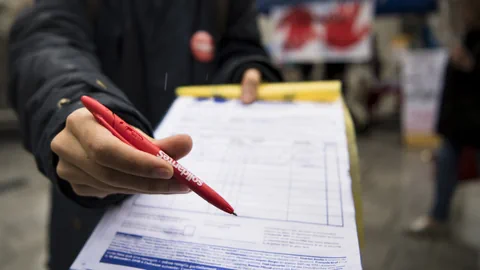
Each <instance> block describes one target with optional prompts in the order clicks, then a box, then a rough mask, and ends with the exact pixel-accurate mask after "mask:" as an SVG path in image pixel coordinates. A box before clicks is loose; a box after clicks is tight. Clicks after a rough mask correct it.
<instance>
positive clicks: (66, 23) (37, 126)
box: [8, 0, 152, 207]
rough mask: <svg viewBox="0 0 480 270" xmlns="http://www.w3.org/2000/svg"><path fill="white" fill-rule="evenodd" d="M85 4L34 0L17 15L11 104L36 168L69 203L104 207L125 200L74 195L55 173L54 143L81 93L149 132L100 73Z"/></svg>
mask: <svg viewBox="0 0 480 270" xmlns="http://www.w3.org/2000/svg"><path fill="white" fill-rule="evenodd" d="M86 2H87V1H83V0H69V1H64V0H41V1H39V0H37V2H36V4H35V5H34V6H33V7H31V8H29V9H26V10H24V11H23V12H22V13H21V14H19V16H18V17H17V18H16V20H15V22H14V24H13V26H12V28H11V32H10V36H9V44H8V50H9V63H8V64H9V72H10V74H9V78H10V81H9V100H10V103H11V105H12V107H13V108H14V110H15V111H16V113H17V115H18V118H19V122H20V126H21V132H22V135H23V142H24V146H25V147H26V149H27V150H28V151H30V152H31V153H32V154H33V155H34V157H35V160H36V163H37V166H38V168H39V170H40V171H41V172H42V173H43V174H44V175H45V176H46V177H47V178H49V179H50V180H51V181H52V183H53V184H54V185H55V186H56V187H57V188H59V190H60V191H61V193H63V194H64V195H65V196H67V197H68V198H69V199H71V200H73V201H75V202H77V203H78V204H80V205H82V206H84V207H105V206H108V205H110V204H112V203H116V202H118V201H121V200H123V199H124V198H125V196H124V195H113V196H110V197H107V198H105V199H95V198H89V197H80V196H77V195H76V194H75V193H74V192H73V191H72V188H71V186H70V184H68V182H66V181H64V180H62V179H60V178H59V177H58V175H57V173H56V164H57V160H58V157H57V156H56V155H55V154H54V153H53V152H52V151H51V149H50V143H51V141H52V139H53V138H54V137H55V136H56V135H57V133H59V132H60V131H61V130H62V129H63V128H64V125H65V121H66V118H67V116H68V115H69V114H70V113H72V112H73V111H74V110H76V109H78V108H80V107H82V104H81V102H80V101H79V100H80V97H81V96H82V95H90V96H92V97H93V98H96V99H97V100H99V101H100V102H102V103H103V104H105V105H106V106H108V107H109V108H110V109H112V110H113V111H114V112H116V113H118V114H119V115H120V116H121V117H123V118H125V120H126V121H129V122H130V123H131V124H132V125H134V126H136V127H138V128H140V129H141V130H143V131H145V132H146V133H147V134H152V131H151V127H150V125H149V123H148V122H147V121H146V119H145V118H144V117H143V116H142V115H141V114H140V113H139V112H138V111H137V110H136V109H135V108H134V107H133V106H132V104H131V103H130V102H129V100H128V99H127V97H126V96H125V95H124V94H123V92H122V91H120V90H119V89H118V88H117V87H116V86H115V85H113V84H112V83H111V82H110V81H109V79H108V78H106V77H105V76H104V75H103V74H102V72H101V69H100V65H99V62H98V60H97V58H96V56H95V46H94V42H93V26H92V25H93V24H92V23H90V20H89V19H88V16H87V13H86V12H87V9H86V4H85V3H86Z"/></svg>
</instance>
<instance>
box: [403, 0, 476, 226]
mask: <svg viewBox="0 0 480 270" xmlns="http://www.w3.org/2000/svg"><path fill="white" fill-rule="evenodd" d="M449 7H450V9H449V11H450V12H451V13H450V14H451V16H450V18H451V20H450V22H451V23H452V24H453V25H452V26H453V30H454V33H453V34H454V35H456V36H461V37H462V38H459V39H455V38H454V39H453V40H452V46H451V47H452V51H451V55H450V58H449V62H448V65H447V67H446V72H445V79H444V90H443V95H442V100H441V106H440V111H439V113H440V114H439V119H438V125H437V129H438V133H439V134H440V135H441V136H442V137H443V138H442V139H443V142H442V145H441V146H440V149H439V151H438V155H437V158H436V164H435V190H434V201H433V204H432V208H431V210H430V212H429V213H428V215H426V216H423V217H419V218H418V219H417V220H415V221H414V222H413V223H412V224H411V225H410V227H409V228H408V232H409V233H411V234H413V235H443V234H445V233H448V220H449V211H450V205H451V201H452V198H453V195H454V191H455V189H456V185H457V182H458V175H459V174H458V171H459V165H460V155H461V152H462V149H464V148H466V147H473V148H476V149H478V148H480V120H479V119H480V91H479V90H480V1H478V0H457V1H450V5H449ZM477 156H478V157H477V164H478V165H480V152H477Z"/></svg>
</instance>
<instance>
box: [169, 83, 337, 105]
mask: <svg viewBox="0 0 480 270" xmlns="http://www.w3.org/2000/svg"><path fill="white" fill-rule="evenodd" d="M341 88H342V85H341V82H340V81H314V82H290V83H265V84H261V85H260V86H259V89H258V96H257V99H258V100H266V101H313V102H334V101H337V100H338V99H339V98H340V97H341ZM176 94H177V96H192V97H197V98H212V97H216V98H223V99H239V98H240V96H241V86H240V85H229V84H226V85H208V86H184V87H179V88H177V90H176Z"/></svg>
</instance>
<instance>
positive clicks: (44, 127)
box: [9, 0, 282, 270]
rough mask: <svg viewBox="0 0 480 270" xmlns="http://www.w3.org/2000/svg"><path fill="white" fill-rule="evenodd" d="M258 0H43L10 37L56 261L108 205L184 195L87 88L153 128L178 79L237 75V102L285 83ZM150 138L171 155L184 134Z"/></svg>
mask: <svg viewBox="0 0 480 270" xmlns="http://www.w3.org/2000/svg"><path fill="white" fill-rule="evenodd" d="M256 17H257V14H256V10H255V5H254V1H250V0H248V1H224V0H220V1H202V0H196V1H192V0H175V1H173V0H170V1H167V0H164V1H160V0H144V1H131V0H103V1H101V0H97V1H96V0H93V1H84V0H69V1H64V0H37V1H36V2H35V4H34V5H33V6H32V7H30V8H28V9H26V10H24V11H22V13H21V14H20V15H19V16H18V18H17V19H16V21H15V23H14V25H13V27H12V29H11V35H10V39H9V70H10V86H9V92H10V98H11V103H12V105H13V107H14V109H15V110H16V112H17V114H18V117H19V121H20V123H21V131H22V133H23V141H24V145H25V147H26V148H27V150H28V151H30V152H31V153H32V154H33V155H34V156H35V159H36V162H37V165H38V168H39V170H40V171H41V172H42V173H43V174H44V175H45V176H46V177H48V178H49V179H50V180H51V183H52V208H51V217H50V231H49V263H48V264H49V268H50V269H52V270H56V269H62V270H63V269H69V267H70V265H71V264H72V263H73V260H74V259H75V257H76V255H77V254H78V252H79V251H80V249H81V248H82V247H83V245H84V243H85V241H86V240H87V238H88V236H89V235H90V233H91V232H92V230H93V229H94V227H95V226H96V224H97V223H98V221H99V220H100V218H101V217H102V215H103V213H104V212H105V209H106V208H107V207H108V206H111V205H115V204H118V203H120V202H122V201H123V200H124V199H125V198H127V197H128V196H129V195H130V194H138V193H142V194H177V193H185V192H189V190H188V188H187V187H186V186H183V185H181V184H179V183H178V182H177V181H175V180H174V179H173V178H172V176H173V168H172V167H171V166H170V165H169V164H168V163H166V162H165V161H163V160H161V159H158V158H156V157H154V156H151V155H149V154H146V153H143V152H141V151H138V150H136V149H133V148H131V147H129V146H127V145H125V144H123V143H121V142H120V141H119V140H118V139H116V138H115V137H114V136H113V135H111V134H110V133H109V132H108V131H107V130H106V129H105V128H103V127H102V126H101V125H99V124H98V123H97V122H96V121H95V119H94V118H93V116H92V115H91V114H90V113H89V112H88V111H87V110H86V109H85V108H84V107H83V106H82V104H81V102H80V97H81V96H82V95H89V96H91V97H93V98H95V99H97V100H99V101H100V102H102V103H103V104H105V105H106V106H107V107H109V108H110V109H111V110H112V111H114V112H115V113H117V114H118V115H119V116H120V117H122V118H123V119H125V120H126V121H127V122H128V123H130V124H131V125H133V126H134V127H136V128H138V129H139V130H140V131H143V132H144V133H145V134H147V135H150V136H152V134H153V127H155V126H157V125H158V124H159V122H160V121H161V120H162V118H163V116H164V115H165V113H166V111H167V110H168V108H169V106H170V105H171V104H172V102H173V101H174V99H175V93H174V89H175V88H176V87H178V86H182V85H199V84H218V83H240V84H241V85H242V97H241V99H242V101H243V102H244V103H246V104H249V103H252V102H254V101H255V99H256V91H257V87H258V85H259V84H260V83H261V81H280V80H282V77H281V74H280V73H279V72H278V71H277V70H276V69H275V68H274V67H273V66H272V65H271V64H270V60H269V58H268V56H267V54H266V53H265V51H264V48H263V47H262V45H261V42H260V36H259V31H258V28H257V22H256ZM151 140H152V141H153V142H154V143H155V144H157V145H158V146H160V147H161V148H162V149H163V150H164V151H165V152H167V153H168V154H169V155H171V156H172V157H173V158H175V159H180V158H182V157H183V156H185V155H187V154H188V153H189V151H190V149H191V147H192V141H191V139H190V137H189V136H188V135H177V136H172V137H168V138H163V139H161V140H154V139H153V138H151Z"/></svg>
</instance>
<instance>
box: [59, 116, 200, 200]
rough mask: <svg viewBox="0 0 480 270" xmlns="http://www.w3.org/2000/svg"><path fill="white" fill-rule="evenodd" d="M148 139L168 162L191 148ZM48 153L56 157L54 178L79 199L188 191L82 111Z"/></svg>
mask: <svg viewBox="0 0 480 270" xmlns="http://www.w3.org/2000/svg"><path fill="white" fill-rule="evenodd" d="M147 138H149V137H148V136H147ZM149 139H150V140H151V141H152V142H153V143H155V144H156V145H158V146H159V147H160V148H161V149H162V150H163V151H165V152H166V153H167V154H169V155H170V156H171V157H172V158H174V159H180V158H182V157H183V156H185V155H186V154H188V153H189V152H190V150H191V148H192V140H191V138H190V137H189V136H186V135H177V136H172V137H169V138H165V139H163V140H154V139H152V138H149ZM51 149H52V151H53V152H54V153H56V154H57V155H58V157H59V162H58V165H57V168H56V170H57V174H58V175H59V176H60V178H61V179H63V180H65V181H67V182H69V183H70V184H71V186H72V189H73V191H74V192H75V193H76V194H78V195H80V196H88V197H97V198H104V197H106V196H108V195H111V194H137V193H144V194H174V193H186V192H189V189H188V187H187V186H185V185H183V184H180V183H179V182H177V180H175V179H173V178H172V177H173V167H172V166H171V165H170V164H169V163H167V162H166V161H164V160H162V159H160V158H158V157H155V156H153V155H151V154H148V153H145V152H142V151H140V150H137V149H135V148H133V147H131V146H129V145H127V144H125V143H123V142H121V141H120V140H119V139H118V138H116V137H115V136H113V135H112V134H111V133H110V132H109V131H108V130H107V129H106V128H104V127H103V126H102V125H100V124H98V123H97V122H96V120H95V119H94V118H93V116H92V114H91V113H90V112H89V111H88V110H87V109H86V108H81V109H78V110H76V111H74V112H73V113H71V114H70V115H69V116H68V118H67V122H66V127H65V128H64V129H63V130H62V131H61V132H60V133H59V134H58V135H57V136H56V137H55V138H54V139H53V141H52V143H51Z"/></svg>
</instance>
